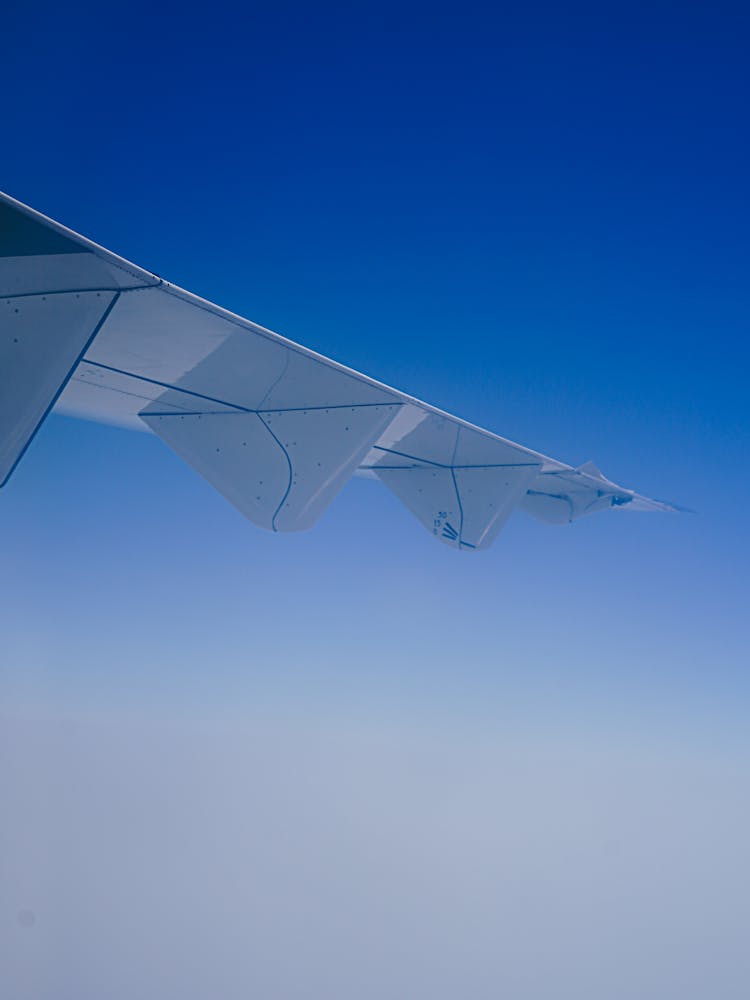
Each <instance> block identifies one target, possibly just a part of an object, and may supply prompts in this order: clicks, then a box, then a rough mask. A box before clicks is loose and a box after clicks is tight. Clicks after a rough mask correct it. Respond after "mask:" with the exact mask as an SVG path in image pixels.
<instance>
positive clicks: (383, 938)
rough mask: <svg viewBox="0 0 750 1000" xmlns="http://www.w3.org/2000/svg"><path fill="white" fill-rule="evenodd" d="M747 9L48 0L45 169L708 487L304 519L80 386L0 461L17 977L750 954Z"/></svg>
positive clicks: (586, 455)
mask: <svg viewBox="0 0 750 1000" xmlns="http://www.w3.org/2000/svg"><path fill="white" fill-rule="evenodd" d="M748 27H749V25H748V14H747V10H745V9H743V8H742V7H741V6H740V5H736V6H732V5H714V6H713V7H712V8H711V9H710V10H709V9H708V8H707V7H705V6H704V5H701V6H700V7H699V6H698V5H689V6H688V8H687V9H686V8H685V7H684V5H682V6H680V7H678V6H676V5H670V4H656V5H653V4H652V5H642V6H641V5H629V6H627V8H625V7H622V6H621V5H614V4H597V5H593V4H592V5H588V6H584V5H580V6H578V5H576V6H574V7H566V8H564V9H563V8H562V7H560V5H539V4H534V5H524V6H523V8H520V7H519V8H516V7H512V6H510V5H499V6H497V7H496V8H495V9H494V11H493V12H491V13H488V11H487V10H486V9H483V7H482V6H472V5H463V6H461V8H460V9H458V8H456V7H455V6H453V5H451V6H448V5H445V6H441V5H430V6H427V5H425V6H423V7H422V6H418V5H411V4H399V5H389V4H378V5H357V6H356V7H350V6H349V7H343V6H342V7H338V6H337V5H333V4H322V5H312V4H300V5H290V4H276V5H273V7H272V8H271V7H269V6H268V5H263V6H261V5H253V4H250V5H248V6H247V7H243V8H240V7H236V8H235V7H231V6H226V5H221V4H219V5H214V6H213V7H211V8H210V10H209V9H202V10H200V11H198V10H196V11H193V12H191V11H189V10H185V9H180V10H178V9H176V8H175V9H173V10H170V9H166V8H159V9H154V8H146V7H143V8H140V9H139V8H138V7H133V6H130V7H129V8H128V9H127V14H126V16H123V11H109V10H102V9H101V8H93V7H91V8H85V7H78V8H75V9H73V10H71V9H70V8H57V7H50V8H48V9H45V8H39V7H35V8H34V9H33V11H31V10H30V9H28V8H27V5H24V4H10V5H9V7H8V9H7V10H6V12H5V13H4V23H3V34H4V47H3V49H4V54H3V61H2V65H0V83H2V86H3V92H4V93H6V95H13V97H12V99H10V98H9V99H8V100H6V102H5V108H4V112H3V132H4V140H3V160H2V167H3V169H2V181H1V183H0V186H2V188H3V189H4V190H6V191H7V192H8V193H9V194H11V195H13V196H15V197H17V198H19V199H21V200H22V201H25V202H27V203H29V204H31V205H33V206H34V207H36V208H38V209H40V210H41V211H43V212H45V213H47V214H49V215H51V216H52V217H53V218H57V219H59V220H60V221H61V222H63V223H65V224H67V225H69V226H71V227H72V228H74V229H76V230H78V231H80V232H82V233H84V234H85V235H87V236H90V237H91V238H93V239H95V240H96V241H97V242H99V243H101V244H103V245H104V246H107V247H109V248H111V249H113V250H115V251H117V252H118V253H121V254H122V255H123V256H125V257H129V258H131V259H132V260H135V261H136V262H138V263H139V264H142V265H143V266H145V267H147V268H149V269H152V270H154V271H155V272H157V273H159V274H162V275H164V276H165V277H167V278H169V279H171V280H173V281H175V282H176V283H178V284H180V285H182V286H184V287H186V288H189V289H191V290H192V291H195V292H197V293H199V294H201V295H204V296H205V297H207V298H210V299H212V300H214V301H216V302H218V303H220V304H221V305H224V306H227V307H229V308H231V309H233V310H235V311H237V312H240V313H242V314H244V315H246V316H248V317H250V318H251V319H254V320H256V321H257V322H260V323H262V324H264V325H266V326H269V327H271V328H272V329H275V330H278V331H279V332H281V333H283V334H285V335H287V336H289V337H291V338H292V339H295V340H298V341H300V342H302V343H304V344H306V345H307V346H310V347H312V348H314V349H316V350H318V351H321V352H322V353H324V354H327V355H329V356H331V357H334V358H336V359H337V360H340V361H342V362H344V363H346V364H349V365H351V366H352V367H354V368H356V369H359V370H361V371H364V372H367V373H368V374H371V375H373V376H375V377H377V378H379V379H381V380H383V381H385V382H387V383H389V384H392V385H395V386H397V387H398V388H402V389H404V390H405V391H407V392H410V393H412V394H414V395H416V396H418V397H420V398H422V399H426V400H428V401H430V402H431V403H434V404H435V405H437V406H440V407H442V408H444V409H446V410H448V411H451V412H453V413H456V414H458V415H460V416H462V417H465V418H467V419H469V420H471V421H473V422H475V423H478V424H480V425H483V426H486V427H488V428H491V429H493V430H496V431H498V432H499V433H501V434H503V435H505V436H507V437H509V438H511V439H514V440H518V441H520V442H522V443H524V444H527V445H529V446H531V447H533V448H537V449H539V450H541V451H543V452H545V453H547V454H550V455H554V456H555V457H559V458H560V459H563V460H565V461H569V462H571V463H573V464H579V463H580V462H583V461H586V460H587V459H593V460H594V461H595V462H596V463H597V464H598V465H599V466H600V467H601V468H602V470H603V472H604V473H605V475H609V476H611V477H612V478H613V479H615V480H616V481H618V482H622V483H625V484H627V485H628V486H632V487H634V488H636V489H639V490H641V491H642V492H644V493H646V494H650V495H653V496H656V497H660V498H665V499H669V500H674V501H677V502H678V503H681V504H684V505H686V506H689V507H692V508H695V509H696V511H697V513H696V514H695V515H684V516H674V517H667V516H657V515H652V516H647V515H626V514H624V513H622V514H621V513H613V514H612V515H600V516H597V517H592V518H591V519H588V520H583V521H581V522H578V523H577V524H575V525H573V526H571V527H569V528H557V527H548V526H545V525H541V524H538V523H536V522H534V521H532V520H530V519H527V518H524V517H523V516H522V515H520V514H519V515H516V516H515V517H514V518H513V519H512V520H511V522H510V524H509V525H508V526H507V528H506V529H505V531H504V533H503V534H502V535H501V536H500V538H499V539H498V541H497V542H496V543H495V545H494V547H493V548H492V549H491V550H490V552H489V553H487V554H484V555H477V556H476V557H470V556H461V555H459V554H458V553H455V552H453V551H452V550H449V549H447V548H444V547H442V546H439V545H436V544H435V543H434V541H433V540H432V539H431V538H430V537H429V536H428V534H427V533H426V532H424V531H423V529H422V528H421V527H420V526H419V525H418V524H417V522H416V521H415V520H414V519H413V518H412V516H411V515H410V514H409V513H408V512H407V511H406V510H405V509H403V508H402V507H401V506H400V505H399V504H398V502H397V501H396V500H395V499H394V498H393V497H392V496H391V494H390V493H388V491H386V490H384V489H383V488H382V487H380V486H379V485H378V484H375V483H370V482H364V481H355V482H353V483H352V484H350V485H349V486H348V487H347V488H346V490H345V491H344V492H343V493H342V495H341V496H340V497H339V498H337V500H336V501H335V503H334V504H333V505H332V507H331V508H330V509H329V511H328V512H327V513H326V515H325V516H324V517H323V519H322V520H321V522H320V524H319V526H318V527H317V528H316V529H315V531H314V532H312V533H309V534H305V535H292V536H272V535H267V534H265V533H263V532H260V531H259V530H257V529H255V528H254V527H253V526H252V525H250V524H248V523H246V522H245V521H243V520H242V518H241V517H240V516H239V515H238V514H237V513H236V512H235V511H234V510H233V509H232V508H230V507H229V506H228V505H227V504H226V503H225V501H223V500H222V499H221V497H219V496H218V494H216V493H214V492H213V490H212V489H211V488H210V487H209V486H208V485H207V484H206V483H204V482H203V481H202V480H201V479H199V478H198V477H197V476H196V475H195V474H194V473H193V472H192V471H191V470H190V469H188V468H187V467H185V466H183V465H182V464H181V463H180V462H179V460H178V459H177V458H176V457H174V456H173V455H172V454H171V453H170V452H169V451H168V450H167V449H166V448H165V447H164V446H163V445H162V444H161V443H160V442H159V441H157V440H156V439H153V438H150V437H147V436H145V435H136V434H129V433H127V432H124V431H121V430H117V429H113V428H107V427H102V426H96V425H92V424H85V423H79V422H76V421H73V420H70V419H67V418H63V417H53V418H51V419H50V420H49V421H48V422H47V424H46V425H45V427H44V428H43V430H42V432H41V433H40V434H39V436H38V438H37V439H36V441H35V442H34V444H33V446H32V448H31V449H30V450H29V452H28V454H27V456H26V458H25V459H24V461H23V463H22V465H21V466H20V467H19V469H18V470H17V472H16V474H15V475H14V478H13V480H12V481H11V483H10V484H9V486H8V487H7V488H6V489H5V490H4V491H3V495H2V497H0V504H1V506H2V517H0V539H1V543H2V551H3V567H4V574H3V575H4V578H5V580H6V587H4V588H3V590H4V595H3V604H2V611H1V612H0V621H1V622H2V634H3V643H2V645H3V652H2V657H1V659H0V685H1V691H0V693H1V695H2V705H3V710H2V711H3V719H4V723H3V727H2V738H3V744H4V754H3V756H4V759H5V760H6V761H9V762H10V766H9V767H6V768H5V769H4V779H3V780H4V793H5V797H6V801H8V802H9V803H10V804H11V806H12V808H11V809H10V810H9V815H10V816H12V819H11V820H9V821H8V825H7V828H6V842H7V844H9V845H10V847H8V848H7V849H6V850H5V851H4V864H2V865H0V876H2V878H3V881H4V884H5V887H6V891H5V892H4V893H3V894H2V912H0V922H1V924H2V931H0V961H2V960H4V961H5V962H7V963H8V968H7V970H6V977H10V979H9V980H8V981H11V982H13V983H14V984H15V987H16V988H17V989H16V992H17V995H18V997H19V998H20V1000H25V998H26V997H29V998H31V997H33V998H35V1000H36V998H45V1000H46V998H47V997H50V998H52V997H55V1000H59V998H60V997H61V996H62V997H67V996H70V997H71V998H72V997H73V996H75V997H76V998H78V1000H80V998H83V1000H87V998H88V997H91V998H92V1000H93V998H94V997H99V996H101V995H103V992H107V993H108V995H111V996H113V997H115V998H116V1000H119V997H120V996H122V997H123V998H125V997H128V996H132V995H135V994H136V993H137V994H138V995H139V996H143V997H147V998H148V997H151V996H153V997H157V996H163V995H168V994H171V995H176V994H177V993H178V992H179V993H180V995H182V996H185V997H187V998H188V1000H193V997H195V998H196V1000H197V998H199V997H203V996H208V995H211V994H210V987H209V985H208V984H209V983H211V982H217V981H221V983H222V989H223V990H224V994H223V995H225V996H229V997H232V996H234V995H237V996H246V995H248V991H251V992H252V991H253V990H254V991H255V992H257V993H258V994H259V995H263V996H265V997H268V998H271V1000H273V998H275V997H284V998H285V1000H286V998H290V997H294V998H296V997H305V998H308V997H309V998H315V1000H317V998H318V997H321V998H323V997H325V998H326V1000H330V998H332V997H339V996H340V997H349V996H352V995H357V996H362V997H368V996H370V995H372V996H378V997H382V996H386V995H387V996H398V995H409V996H414V997H421V996H425V997H427V996H429V997H430V998H431V1000H435V998H437V1000H442V997H446V998H447V997H451V998H455V997H456V996H459V995H466V996H471V997H477V998H483V997H485V996H486V997H496V996H497V995H499V994H502V993H506V994H507V995H512V996H514V997H519V998H526V997H528V998H530V1000H542V998H547V997H551V996H555V997H560V996H571V997H572V996H575V997H576V998H577V1000H581V998H584V1000H585V998H588V997H592V998H594V997H596V998H597V1000H601V998H605V1000H609V998H613V1000H615V998H616V1000H620V998H628V1000H629V998H631V997H638V998H639V1000H640V998H644V997H648V998H650V997H654V998H656V997H659V998H660V1000H662V998H664V997H671V996H675V997H676V996H679V997H680V998H681V1000H690V998H692V997H696V998H698V997H701V998H703V997H705V996H707V995H721V996H722V997H725V998H733V997H735V996H736V997H740V996H743V995H744V993H743V990H744V983H746V982H747V975H748V972H750V969H748V964H747V956H746V954H745V953H744V948H743V945H742V940H741V936H740V934H739V931H738V928H741V927H742V926H743V925H744V926H746V923H747V917H748V913H747V904H746V902H745V900H746V899H747V886H746V884H745V883H746V879H747V876H746V874H744V873H746V871H747V870H748V860H750V859H748V857H747V848H746V843H747V842H749V839H748V833H750V831H749V830H748V826H750V803H749V802H748V795H747V787H748V782H747V768H748V751H749V749H750V748H749V747H748V740H747V728H748V727H747V714H748V708H749V707H750V680H749V679H748V669H747V667H748V656H747V607H748V598H749V597H750V587H749V586H748V583H749V581H748V568H747V567H748V554H749V553H748V542H747V538H748V532H747V525H746V511H745V508H746V497H747V495H748V487H749V486H750V475H749V474H748V471H747V442H748V437H749V434H748V432H749V431H750V418H749V417H748V408H747V388H746V381H747V376H746V372H747V368H748V361H749V360H750V358H749V355H750V350H749V349H748V340H747V330H748V318H749V313H750V309H749V307H748V295H747V281H746V269H747V259H748V257H747V255H748V232H750V226H749V225H748V223H749V222H750V219H749V218H748V216H749V215H750V212H749V211H748V197H747V183H746V178H747V175H748V167H749V166H750V164H749V163H748V159H749V156H748V150H750V144H749V143H748V135H747V124H746V117H747V116H746V106H747V98H748V71H747V59H746V50H747V44H748ZM198 748H203V749H202V750H201V751H199V749H198ZM248 789H249V790H250V792H251V794H245V793H246V791H247V790H248ZM134 817H140V819H137V820H136V819H134ZM250 831H252V837H251V839H252V842H253V844H254V845H255V846H254V852H255V853H254V854H253V853H252V852H251V853H250V855H248V854H247V852H246V844H247V842H248V840H247V838H248V837H250ZM180 845H182V846H180ZM217 845H218V846H217ZM613 845H614V846H613ZM121 861H122V864H121V863H120V862H121ZM71 872H72V873H74V875H75V877H74V876H73V875H72V874H71ZM238 873H240V874H238ZM139 893H141V897H143V898H146V899H147V901H148V902H147V904H142V903H140V902H138V898H139ZM26 911H33V913H34V915H35V922H34V924H33V926H31V927H29V926H27V925H26V923H24V921H22V920H19V919H18V913H19V912H24V913H25V912H26ZM186 914H189V915H186ZM269 914H270V917H269ZM136 927H138V928H139V930H138V931H137V932H136V931H135V930H134V928H136ZM357 928H359V930H357ZM230 929H231V930H230ZM126 941H127V942H128V943H127V945H126V943H125V942H126ZM501 941H504V942H505V944H504V945H503V946H502V947H501V946H500V944H499V942H501ZM592 942H594V944H593V945H592ZM3 944H5V945H6V946H7V948H6V952H7V954H6V955H5V957H4V958H3ZM92 948H93V950H94V951H95V952H96V953H97V955H98V957H97V959H96V960H95V961H93V960H92V959H91V957H90V954H91V950H92ZM592 950H593V951H595V953H596V960H595V961H593V962H592ZM196 951H198V952H199V953H200V954H201V956H202V959H201V961H200V962H195V961H194V960H191V961H190V962H188V961H187V960H186V958H185V956H186V955H187V954H190V953H194V952H196ZM160 956H161V957H160ZM218 970H221V972H219V971H218ZM461 984H463V988H464V989H465V990H466V992H464V993H463V994H462V993H461V989H462V985H461ZM118 990H119V991H120V992H117V991H118ZM368 990H369V991H370V992H368ZM191 991H192V992H191Z"/></svg>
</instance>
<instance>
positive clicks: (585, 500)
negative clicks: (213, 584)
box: [0, 194, 677, 550]
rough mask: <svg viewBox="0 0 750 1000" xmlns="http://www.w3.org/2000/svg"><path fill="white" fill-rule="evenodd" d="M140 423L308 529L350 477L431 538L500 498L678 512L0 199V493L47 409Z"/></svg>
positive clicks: (444, 537)
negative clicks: (367, 483)
mask: <svg viewBox="0 0 750 1000" xmlns="http://www.w3.org/2000/svg"><path fill="white" fill-rule="evenodd" d="M53 408H56V409H58V410H61V411H64V412H67V413H71V414H75V415H78V416H82V417H85V418H88V419H93V420H99V421H105V422H110V423H118V424H121V425H125V426H129V427H133V428H138V429H141V430H148V431H151V432H153V433H154V434H156V435H157V436H158V437H160V438H161V439H162V440H163V441H164V442H165V443H166V444H167V445H169V447H170V448H172V449H173V450H174V451H175V452H176V453H177V454H178V455H180V456H181V457H182V458H183V459H184V460H185V461H186V462H188V464H189V465H191V466H192V467H193V468H194V469H195V470H196V471H197V472H199V473H200V474H201V475H202V476H204V477H205V478H206V479H207V480H208V481H209V482H210V483H212V484H213V486H214V487H215V488H216V489H217V490H219V492H220V493H222V494H223V495H224V496H225V497H226V498H227V499H228V500H229V501H230V502H231V503H232V504H234V505H235V507H237V508H238V509H239V510H240V511H241V512H242V513H243V514H244V515H245V516H246V517H248V518H249V519H250V520H251V521H253V522H254V523H255V524H257V525H260V526H261V527H263V528H268V529H270V530H272V531H297V530H300V529H304V528H309V527H311V526H312V525H313V524H314V523H315V521H316V520H317V519H318V517H319V516H320V514H321V513H322V512H323V510H325V508H326V507H327V506H328V504H329V503H330V502H331V500H332V499H333V498H334V497H335V495H336V494H337V493H338V492H339V490H340V489H341V488H342V486H343V485H344V484H345V483H346V482H347V480H348V479H349V478H350V477H351V476H352V475H363V476H367V477H370V478H372V479H377V480H380V482H381V483H382V484H383V485H385V486H386V487H388V489H390V490H391V491H392V492H393V493H395V494H396V496H397V497H399V499H400V500H402V501H403V503H404V504H406V506H407V507H408V508H409V510H411V511H412V513H413V514H414V515H415V516H416V517H417V518H418V519H419V521H421V522H422V524H423V525H424V526H425V527H426V528H427V530H428V531H430V532H431V533H432V534H433V535H435V537H436V538H438V539H439V540H440V541H442V542H444V543H446V544H448V545H451V546H453V547H454V548H458V549H466V550H472V549H483V548H487V547H488V546H489V545H490V543H491V542H492V541H493V539H494V538H495V536H496V535H497V534H498V532H499V531H500V530H501V528H502V527H503V526H504V524H505V523H506V521H507V520H508V518H509V516H510V514H511V513H512V511H513V510H514V509H515V508H517V507H518V508H520V509H521V510H524V511H526V512H527V513H529V514H531V515H532V516H534V517H536V518H538V519H540V520H542V521H548V522H552V523H566V522H568V521H572V520H575V519H576V518H579V517H582V516H584V515H585V514H590V513H592V512H594V511H597V510H603V509H605V508H616V509H628V510H636V509H637V510H665V511H668V510H676V509H677V508H675V507H674V506H672V505H670V504H666V503H661V502H659V501H655V500H649V499H648V498H647V497H643V496H640V495H639V494H637V493H634V492H633V491H632V490H629V489H625V488H624V487H621V486H618V485H616V484H615V483H613V482H611V481H610V480H608V479H606V478H605V477H604V476H603V475H602V474H601V473H600V472H599V470H598V469H597V468H596V467H595V466H593V465H592V464H590V463H588V464H586V465H583V466H580V467H579V468H572V467H571V466H569V465H566V464H564V463H563V462H558V461H556V460H555V459H551V458H548V457H546V456H545V455H542V454H540V453H539V452H536V451H532V450H531V449H529V448H525V447H523V446H522V445H519V444H515V443H514V442H512V441H508V440H506V439H505V438H502V437H499V436H498V435H497V434H493V433H491V432H490V431H485V430H482V429H481V428H479V427H475V426H473V425H472V424H469V423H467V422H466V421H464V420H460V419H459V418H457V417H453V416H451V415H450V414H447V413H443V412H442V411H441V410H438V409H436V408H435V407H434V406H430V405H429V404H427V403H423V402H421V401H420V400H418V399H414V398H412V397H411V396H407V395H406V394H405V393H403V392H399V391H398V390H396V389H392V388H390V387H389V386H386V385H383V384H382V383H380V382H377V381H375V380H374V379H372V378H368V377H367V376H366V375H361V374H359V373H358V372H355V371H352V370H351V369H349V368H346V367H345V366H344V365H340V364H338V363H337V362H335V361H332V360H330V359H329V358H325V357H323V356H321V355H320V354H316V353H315V352H314V351H311V350H309V349H307V348H306V347H302V346H301V345H299V344H295V343H293V342H292V341H290V340H287V339H286V338H284V337H282V336H279V334H276V333H273V332H272V331H270V330H266V329H264V328H263V327H261V326H258V325H257V324H256V323H252V322H250V321H249V320H247V319H244V318H243V317H241V316H237V315H235V314H234V313H231V312H228V311H227V310H226V309H222V308H220V307H219V306H216V305H214V304H213V303H211V302H207V301H205V300H204V299H201V298H199V297H198V296H197V295H193V294H191V293H190V292H186V291H184V290H183V289H182V288H178V287H177V286H176V285H173V284H171V283H170V282H167V281H164V280H163V279H162V278H159V277H157V276H156V275H154V274H151V273H150V272H148V271H145V270H143V268H140V267H138V266H136V265H135V264H131V263H129V262H128V261H126V260H123V259H122V258H121V257H118V256H117V255H116V254H113V253H111V252H110V251H108V250H105V249H104V248H103V247H100V246H98V245H97V244H95V243H92V242H91V241H90V240H88V239H86V238H85V237H83V236H79V235H78V234H77V233H74V232H72V231H71V230H69V229H66V228H65V227H64V226H61V225H59V224H58V223H56V222H53V221H52V220H51V219H48V218H46V217H45V216H43V215H41V214H40V213H38V212H36V211H34V210H33V209H31V208H28V207H27V206H25V205H22V204H21V203H20V202H17V201H15V200H14V199H13V198H10V197H9V196H7V195H2V194H0V485H4V484H5V483H6V482H7V481H8V479H9V477H10V475H11V474H12V472H13V470H14V468H15V467H16V465H17V464H18V462H19V461H20V459H21V458H22V456H23V454H24V452H25V451H26V449H27V447H28V445H29V443H30V442H31V440H32V439H33V437H34V435H35V434H36V432H37V431H38V429H39V427H40V426H41V424H42V422H43V421H44V419H45V417H46V416H47V414H48V413H49V412H50V411H51V410H52V409H53Z"/></svg>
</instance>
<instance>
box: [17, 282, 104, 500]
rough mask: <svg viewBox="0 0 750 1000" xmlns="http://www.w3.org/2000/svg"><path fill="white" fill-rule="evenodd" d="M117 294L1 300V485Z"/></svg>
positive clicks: (68, 294) (65, 381) (67, 294)
mask: <svg viewBox="0 0 750 1000" xmlns="http://www.w3.org/2000/svg"><path fill="white" fill-rule="evenodd" d="M118 294H119V293H117V292H115V293H112V292H68V293H66V294H64V295H54V296H31V297H28V298H22V299H4V300H0V373H2V375H1V377H2V391H1V392H0V431H1V433H0V485H2V484H4V483H5V482H6V480H7V479H8V478H9V477H10V474H11V473H12V471H13V469H14V468H15V466H16V465H17V463H18V461H19V460H20V458H21V456H22V455H23V453H24V451H25V450H26V448H27V447H28V445H29V443H30V441H31V439H32V438H33V436H34V434H35V433H36V431H37V429H38V427H39V426H40V425H41V423H42V421H43V420H44V418H45V417H46V415H47V413H48V412H49V411H50V409H51V408H52V406H53V405H54V403H55V401H56V399H57V397H58V395H59V393H60V389H61V386H64V385H65V384H66V383H67V381H68V379H69V378H70V376H71V374H72V372H73V371H74V369H75V368H76V366H77V365H78V363H79V361H80V360H81V357H82V356H83V354H84V352H85V350H86V348H87V346H88V345H89V344H90V343H91V341H92V339H93V338H94V337H95V335H96V333H97V331H98V329H99V328H100V326H101V324H102V322H103V321H104V319H105V318H106V316H107V315H108V313H109V311H110V310H111V308H112V305H113V304H114V302H115V300H116V298H117V295H118Z"/></svg>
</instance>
